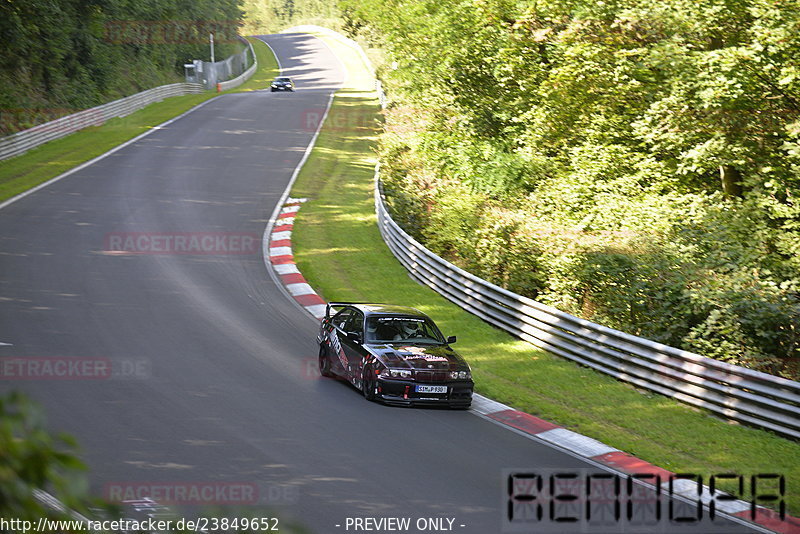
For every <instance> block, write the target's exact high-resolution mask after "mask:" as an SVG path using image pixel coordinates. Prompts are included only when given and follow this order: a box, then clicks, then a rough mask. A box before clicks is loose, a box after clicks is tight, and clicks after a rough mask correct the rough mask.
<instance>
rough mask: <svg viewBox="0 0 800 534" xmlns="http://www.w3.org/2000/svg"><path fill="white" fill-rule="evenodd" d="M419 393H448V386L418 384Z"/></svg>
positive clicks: (416, 388)
mask: <svg viewBox="0 0 800 534" xmlns="http://www.w3.org/2000/svg"><path fill="white" fill-rule="evenodd" d="M414 391H416V392H417V393H447V386H416V387H415V388H414Z"/></svg>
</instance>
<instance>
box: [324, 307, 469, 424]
mask: <svg viewBox="0 0 800 534" xmlns="http://www.w3.org/2000/svg"><path fill="white" fill-rule="evenodd" d="M332 311H335V312H336V313H335V314H333V315H331V313H332ZM455 341H456V338H455V336H451V337H449V338H447V339H445V338H444V336H442V333H441V332H440V331H439V329H438V328H437V327H436V325H435V324H434V322H433V321H432V320H431V319H430V318H429V317H428V316H427V315H425V314H424V313H422V312H421V311H419V310H416V309H414V308H408V307H405V306H390V305H386V304H363V303H353V302H331V303H329V304H328V306H327V309H326V311H325V317H324V318H323V320H322V324H321V326H320V331H319V335H318V336H317V342H318V343H319V371H320V374H322V376H326V377H336V378H341V379H344V380H346V381H348V382H350V383H351V384H352V385H353V386H355V387H356V388H357V389H359V390H361V392H362V393H363V394H364V397H366V398H367V399H368V400H372V401H379V402H384V403H386V404H398V405H404V406H410V405H420V404H429V405H441V406H449V407H450V408H464V409H465V408H469V406H470V404H471V402H472V390H473V388H474V383H473V381H472V373H471V372H470V369H469V365H468V364H467V362H466V361H464V358H462V357H461V356H459V354H458V353H457V352H455V351H454V350H453V349H451V348H450V345H449V344H450V343H455Z"/></svg>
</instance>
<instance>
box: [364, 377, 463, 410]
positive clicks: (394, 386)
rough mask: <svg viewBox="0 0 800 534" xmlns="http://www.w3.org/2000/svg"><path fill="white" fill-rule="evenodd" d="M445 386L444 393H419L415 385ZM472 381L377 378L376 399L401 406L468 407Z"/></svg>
mask: <svg viewBox="0 0 800 534" xmlns="http://www.w3.org/2000/svg"><path fill="white" fill-rule="evenodd" d="M418 385H424V386H446V387H447V392H446V393H420V392H417V391H416V386H418ZM474 388H475V384H474V383H473V382H472V381H466V380H452V381H447V382H436V383H427V382H426V383H421V382H415V381H413V380H396V379H392V380H387V379H382V378H379V379H378V392H377V395H376V400H380V401H382V402H385V403H386V404H396V405H401V406H414V405H420V406H421V405H429V406H448V407H450V408H469V407H470V404H471V403H472V391H473V389H474Z"/></svg>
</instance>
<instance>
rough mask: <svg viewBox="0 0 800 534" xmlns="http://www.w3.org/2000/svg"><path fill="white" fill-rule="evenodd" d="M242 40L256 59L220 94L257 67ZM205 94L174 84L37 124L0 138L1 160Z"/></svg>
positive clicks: (199, 86) (193, 85)
mask: <svg viewBox="0 0 800 534" xmlns="http://www.w3.org/2000/svg"><path fill="white" fill-rule="evenodd" d="M240 39H241V40H242V41H243V42H244V43H245V44H247V46H248V47H249V48H250V56H251V57H252V58H253V64H252V65H250V68H248V69H247V70H246V71H245V72H243V73H242V74H241V75H239V76H237V77H236V78H234V79H232V80H228V81H225V82H220V83H219V89H220V90H221V91H225V90H228V89H233V88H234V87H238V86H240V85H241V84H243V83H244V82H245V81H247V80H248V79H249V78H250V76H252V75H253V73H254V72H255V71H256V69H257V68H258V60H257V59H256V51H255V50H254V49H253V45H252V44H251V43H250V42H249V41H247V40H246V39H244V38H240ZM240 54H243V55H242V57H243V58H246V54H247V49H245V50H244V51H243V52H241V53H240ZM240 54H234V55H233V56H231V57H230V58H228V59H227V60H226V61H229V60H231V59H233V58H235V57H238V56H239V55H240ZM243 61H246V59H243ZM220 63H224V62H220ZM204 91H205V87H204V86H203V84H201V83H173V84H170V85H162V86H160V87H155V88H153V89H148V90H147V91H142V92H141V93H136V94H135V95H131V96H126V97H125V98H120V99H119V100H114V101H113V102H109V103H107V104H102V105H100V106H96V107H93V108H90V109H85V110H83V111H79V112H77V113H73V114H72V115H67V116H66V117H61V118H60V119H56V120H53V121H50V122H46V123H43V124H39V125H36V126H34V127H33V128H28V129H27V130H23V131H21V132H17V133H14V134H11V135H9V136H7V137H3V138H0V161H2V160H4V159H8V158H13V157H14V156H19V155H20V154H24V153H25V152H27V151H28V150H31V149H33V148H36V147H38V146H39V145H43V144H44V143H47V142H49V141H54V140H56V139H60V138H61V137H66V136H67V135H69V134H72V133H75V132H77V131H78V130H82V129H83V128H88V127H89V126H100V125H101V124H103V123H105V122H106V121H107V120H109V119H113V118H115V117H125V116H126V115H130V114H131V113H133V112H134V111H138V110H140V109H142V108H143V107H145V106H148V105H150V104H154V103H156V102H160V101H162V100H164V99H165V98H169V97H171V96H183V95H189V94H196V93H202V92H204Z"/></svg>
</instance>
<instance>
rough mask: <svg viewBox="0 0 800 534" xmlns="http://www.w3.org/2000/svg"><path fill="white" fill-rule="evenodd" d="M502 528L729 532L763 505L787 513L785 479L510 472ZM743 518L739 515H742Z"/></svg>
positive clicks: (580, 471) (773, 476)
mask: <svg viewBox="0 0 800 534" xmlns="http://www.w3.org/2000/svg"><path fill="white" fill-rule="evenodd" d="M502 486H503V503H502V504H503V507H502V509H503V523H502V525H503V532H504V533H514V532H537V533H547V532H563V531H564V528H565V527H567V526H569V527H570V531H573V532H594V531H597V529H598V528H599V529H600V530H603V527H605V528H608V527H611V526H625V527H629V528H645V527H646V528H647V530H648V532H665V533H666V532H675V531H680V530H681V527H682V526H685V527H687V531H688V530H690V529H691V527H692V526H693V525H694V526H698V525H702V530H703V532H709V533H710V532H720V533H723V532H730V528H731V521H732V519H731V516H734V515H735V516H736V517H737V518H741V519H745V520H748V521H755V520H756V515H757V513H759V511H760V510H763V508H762V507H769V508H771V509H773V510H775V515H776V518H777V519H779V520H781V521H783V520H784V519H785V518H786V517H787V516H786V503H785V495H786V479H785V477H784V476H783V475H781V474H778V473H760V474H753V475H741V474H736V473H720V474H714V475H710V476H706V477H703V476H701V475H697V474H693V473H683V474H680V473H678V474H669V475H668V476H667V477H666V478H665V477H664V475H663V474H662V473H658V474H657V473H652V474H651V473H636V474H630V475H626V474H619V473H610V472H606V471H603V470H599V469H591V468H583V469H575V470H564V469H507V470H504V471H503V484H502ZM736 520H737V519H733V521H736Z"/></svg>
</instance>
